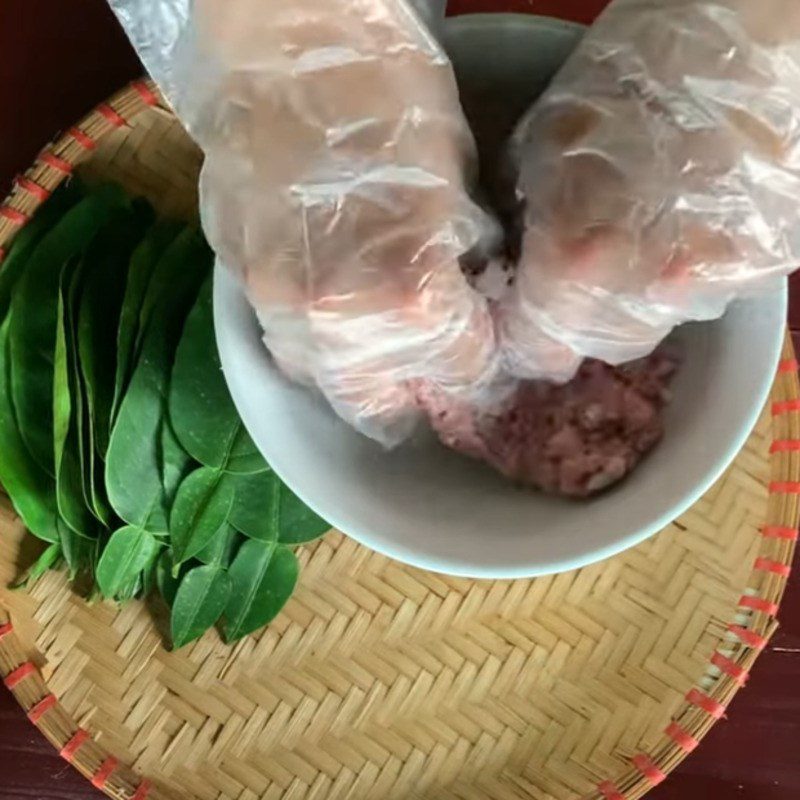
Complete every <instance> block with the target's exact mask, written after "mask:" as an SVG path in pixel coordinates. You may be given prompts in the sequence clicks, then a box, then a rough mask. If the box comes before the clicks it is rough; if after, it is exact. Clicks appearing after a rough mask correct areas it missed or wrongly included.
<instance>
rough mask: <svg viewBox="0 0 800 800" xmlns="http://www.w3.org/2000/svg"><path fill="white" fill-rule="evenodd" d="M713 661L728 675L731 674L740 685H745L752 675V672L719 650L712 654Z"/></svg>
mask: <svg viewBox="0 0 800 800" xmlns="http://www.w3.org/2000/svg"><path fill="white" fill-rule="evenodd" d="M711 663H712V664H713V665H714V666H715V667H717V668H718V669H720V670H722V672H724V673H725V674H726V675H730V676H731V678H733V679H734V680H735V681H736V683H738V684H739V686H744V685H745V683H746V682H747V679H748V678H749V677H750V673H749V672H748V671H747V670H746V669H745V668H744V667H740V666H739V665H738V664H737V663H736V662H735V661H732V660H731V659H730V658H728V657H727V656H724V655H722V653H720V652H719V651H716V652H715V653H714V655H713V656H711Z"/></svg>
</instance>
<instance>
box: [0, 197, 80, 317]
mask: <svg viewBox="0 0 800 800" xmlns="http://www.w3.org/2000/svg"><path fill="white" fill-rule="evenodd" d="M82 194H83V192H82V190H81V189H80V185H79V184H78V182H77V181H69V182H67V183H65V184H62V185H61V187H60V188H59V189H58V190H57V191H56V192H55V193H54V194H53V196H52V197H51V198H50V199H49V200H48V201H47V202H46V203H43V204H42V205H41V206H40V207H39V208H38V209H37V211H36V215H35V216H34V217H33V219H31V221H30V222H28V223H27V224H26V225H25V226H24V227H23V228H22V229H21V230H20V232H19V233H18V234H17V235H16V236H15V237H14V241H13V243H12V245H11V249H10V250H9V251H8V255H7V256H6V257H5V258H4V259H3V267H2V269H0V320H3V319H5V316H6V314H7V313H8V309H9V306H10V303H11V290H12V289H13V287H14V284H15V283H16V282H17V280H18V279H19V276H20V275H21V274H22V271H23V270H24V269H25V267H26V264H27V262H28V259H29V258H30V256H31V254H32V253H33V251H34V249H35V248H36V246H37V245H38V244H39V242H40V241H41V239H42V237H43V236H44V235H45V234H46V233H47V232H48V231H49V230H50V228H52V227H53V225H54V224H55V223H56V222H57V221H58V220H59V219H60V218H61V217H62V216H63V215H64V214H65V213H66V211H67V210H68V209H69V208H70V207H71V206H73V205H74V204H75V203H76V202H77V201H78V199H79V198H80V197H81V196H82Z"/></svg>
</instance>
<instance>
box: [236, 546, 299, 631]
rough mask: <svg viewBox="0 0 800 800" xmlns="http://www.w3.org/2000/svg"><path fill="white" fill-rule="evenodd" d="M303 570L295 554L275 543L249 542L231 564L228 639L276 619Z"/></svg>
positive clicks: (254, 629)
mask: <svg viewBox="0 0 800 800" xmlns="http://www.w3.org/2000/svg"><path fill="white" fill-rule="evenodd" d="M299 571H300V568H299V565H298V563H297V559H296V558H295V555H294V553H293V552H292V551H291V550H290V549H289V548H288V547H284V546H283V545H276V544H275V543H273V542H259V541H255V540H250V541H247V542H245V543H244V544H243V545H242V547H241V548H240V550H239V552H238V553H237V555H236V558H235V559H234V561H233V564H231V568H230V570H229V574H230V577H231V582H232V584H233V589H232V591H231V596H230V600H229V601H228V604H227V606H226V607H225V627H224V631H225V640H226V641H227V642H234V641H236V640H237V639H241V638H242V636H246V635H247V634H248V633H252V632H253V631H256V630H258V629H259V628H261V627H263V626H264V625H266V624H267V623H268V622H270V621H272V620H273V619H274V618H275V617H276V616H277V615H278V613H279V612H280V610H281V609H282V608H283V607H284V605H286V601H287V600H288V599H289V598H290V597H291V596H292V592H293V591H294V587H295V584H296V583H297V576H298V573H299Z"/></svg>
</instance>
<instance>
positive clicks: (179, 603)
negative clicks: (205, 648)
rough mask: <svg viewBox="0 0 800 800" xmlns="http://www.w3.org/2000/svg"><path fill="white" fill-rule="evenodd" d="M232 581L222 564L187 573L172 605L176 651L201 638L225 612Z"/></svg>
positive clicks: (173, 635)
mask: <svg viewBox="0 0 800 800" xmlns="http://www.w3.org/2000/svg"><path fill="white" fill-rule="evenodd" d="M230 593H231V579H230V578H229V577H228V574H227V573H226V572H225V570H224V569H223V568H222V567H221V566H219V565H218V564H210V565H208V566H202V567H195V568H194V569H192V570H190V571H189V572H187V573H186V575H185V576H184V578H183V580H182V581H181V585H180V586H179V587H178V592H177V594H176V595H175V600H174V602H173V604H172V619H171V627H172V643H173V645H174V646H175V647H176V648H179V647H183V646H184V645H186V644H189V642H192V641H194V640H195V639H199V638H200V637H201V636H202V635H203V634H204V633H205V632H206V631H207V630H208V629H209V628H210V627H211V626H212V625H213V624H214V623H215V622H216V621H217V620H218V619H219V617H220V615H221V614H222V612H223V611H224V610H225V606H226V604H227V602H228V598H229V597H230Z"/></svg>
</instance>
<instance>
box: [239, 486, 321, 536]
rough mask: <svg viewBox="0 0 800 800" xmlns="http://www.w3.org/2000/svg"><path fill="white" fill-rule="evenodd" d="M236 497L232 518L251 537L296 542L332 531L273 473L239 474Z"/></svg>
mask: <svg viewBox="0 0 800 800" xmlns="http://www.w3.org/2000/svg"><path fill="white" fill-rule="evenodd" d="M235 486H236V500H235V502H234V504H233V508H232V510H231V515H230V521H231V525H233V526H234V527H235V528H236V529H237V530H240V531H241V532H242V533H244V534H245V535H246V536H249V537H250V538H251V539H258V540H260V541H262V542H270V541H275V540H277V541H279V542H281V543H282V544H289V545H297V544H305V543H307V542H311V541H314V539H318V538H319V537H320V536H322V535H324V534H326V533H327V532H328V531H329V530H330V527H331V526H330V525H329V524H328V523H327V522H325V520H324V519H322V517H319V516H317V515H316V514H315V513H314V512H313V511H312V510H311V509H310V508H308V506H306V505H305V503H303V501H302V500H300V498H299V497H297V495H296V494H294V492H292V491H291V489H289V488H288V487H287V486H286V484H285V483H283V482H282V481H281V480H280V478H278V476H277V475H275V473H274V472H272V471H269V472H260V473H258V474H256V475H237V476H236V478H235Z"/></svg>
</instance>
